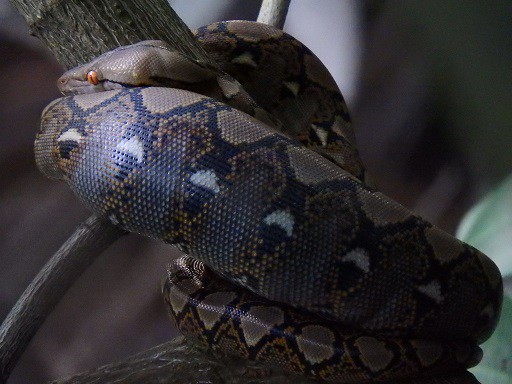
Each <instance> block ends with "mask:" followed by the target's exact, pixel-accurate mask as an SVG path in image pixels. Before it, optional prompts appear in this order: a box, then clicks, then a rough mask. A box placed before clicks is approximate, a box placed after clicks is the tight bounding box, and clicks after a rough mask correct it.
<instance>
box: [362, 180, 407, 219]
mask: <svg viewBox="0 0 512 384" xmlns="http://www.w3.org/2000/svg"><path fill="white" fill-rule="evenodd" d="M357 196H358V198H359V200H360V202H361V208H362V209H363V210H364V212H365V213H366V216H368V217H369V218H370V219H371V220H372V221H373V222H374V223H375V224H376V225H387V224H394V223H398V222H400V221H403V220H405V219H407V218H409V217H410V216H411V215H412V212H411V211H409V210H408V209H407V208H405V207H403V206H402V205H400V204H398V203H397V202H396V201H394V200H391V199H390V198H389V197H387V196H385V195H383V194H382V193H380V192H370V191H367V190H366V189H362V188H361V189H359V190H358V191H357Z"/></svg>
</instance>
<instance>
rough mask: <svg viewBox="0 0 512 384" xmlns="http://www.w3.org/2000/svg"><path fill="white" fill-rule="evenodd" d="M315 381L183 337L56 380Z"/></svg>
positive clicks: (110, 383)
mask: <svg viewBox="0 0 512 384" xmlns="http://www.w3.org/2000/svg"><path fill="white" fill-rule="evenodd" d="M247 382H251V384H289V383H291V382H293V383H295V384H315V383H318V381H317V380H312V379H306V378H304V377H299V376H296V375H292V374H289V373H285V372H283V371H282V370H278V369H276V370H270V369H268V368H263V367H261V366H256V365H255V364H253V363H251V362H247V361H241V360H237V359H231V358H223V359H222V360H219V359H217V358H215V357H214V356H212V355H211V354H206V353H204V352H203V351H202V350H201V349H199V348H197V347H196V346H194V345H192V344H189V343H187V342H186V340H185V339H184V338H183V337H178V338H176V339H174V340H173V341H171V342H168V343H165V344H162V345H159V346H157V347H154V348H151V349H150V350H147V351H144V352H142V353H139V354H137V355H135V356H132V357H130V358H128V359H126V360H124V361H122V362H118V363H114V364H109V365H105V366H103V367H100V368H97V369H94V370H92V371H89V372H85V373H82V374H79V375H76V376H73V377H70V378H67V379H64V380H59V381H56V382H54V384H86V383H102V384H116V383H123V384H138V383H145V384H183V383H212V384H224V383H229V384H245V383H247Z"/></svg>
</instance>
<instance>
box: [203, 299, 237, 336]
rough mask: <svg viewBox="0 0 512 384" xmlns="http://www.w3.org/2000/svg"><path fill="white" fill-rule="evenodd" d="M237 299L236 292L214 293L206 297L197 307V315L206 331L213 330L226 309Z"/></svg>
mask: <svg viewBox="0 0 512 384" xmlns="http://www.w3.org/2000/svg"><path fill="white" fill-rule="evenodd" d="M235 298H236V294H235V293H234V292H214V293H212V294H209V295H208V296H206V297H205V298H204V299H203V300H202V301H201V303H200V304H199V305H198V307H197V313H198V314H199V317H200V318H201V320H202V321H203V323H204V326H205V328H206V329H212V328H213V326H214V325H215V324H216V323H217V322H218V321H219V320H220V318H221V317H222V315H223V314H224V311H225V307H226V305H228V304H229V303H230V302H231V301H233V300H234V299H235Z"/></svg>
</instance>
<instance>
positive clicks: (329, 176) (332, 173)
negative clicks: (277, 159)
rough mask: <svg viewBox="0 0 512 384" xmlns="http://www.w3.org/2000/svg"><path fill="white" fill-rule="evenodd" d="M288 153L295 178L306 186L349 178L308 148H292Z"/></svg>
mask: <svg viewBox="0 0 512 384" xmlns="http://www.w3.org/2000/svg"><path fill="white" fill-rule="evenodd" d="M287 152H288V157H289V159H290V165H291V167H292V169H293V171H294V173H295V177H296V178H297V180H298V181H300V182H302V183H304V184H308V185H311V184H317V183H321V182H323V181H328V180H336V179H340V178H343V177H345V176H348V174H347V173H346V172H345V171H343V170H342V169H341V168H339V167H337V166H335V165H334V164H333V163H331V162H330V161H328V160H326V159H325V158H324V157H322V156H320V155H319V154H317V153H314V152H312V151H310V150H308V149H306V148H303V147H292V146H290V147H288V148H287Z"/></svg>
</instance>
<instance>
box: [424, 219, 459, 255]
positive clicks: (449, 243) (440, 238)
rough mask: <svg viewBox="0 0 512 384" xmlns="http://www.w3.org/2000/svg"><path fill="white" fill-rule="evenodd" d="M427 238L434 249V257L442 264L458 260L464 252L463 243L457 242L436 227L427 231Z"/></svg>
mask: <svg viewBox="0 0 512 384" xmlns="http://www.w3.org/2000/svg"><path fill="white" fill-rule="evenodd" d="M425 237H426V238H427V240H428V242H429V244H430V245H431V246H432V248H433V249H434V255H435V257H436V258H437V259H438V260H439V261H440V262H441V264H444V263H448V262H450V261H452V260H454V259H456V258H457V257H459V255H460V253H461V252H462V251H463V246H462V243H461V242H459V241H457V240H455V239H454V238H453V237H452V236H450V235H449V234H448V233H446V232H445V231H443V230H441V229H439V228H438V227H436V226H432V227H430V228H427V229H425Z"/></svg>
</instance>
